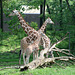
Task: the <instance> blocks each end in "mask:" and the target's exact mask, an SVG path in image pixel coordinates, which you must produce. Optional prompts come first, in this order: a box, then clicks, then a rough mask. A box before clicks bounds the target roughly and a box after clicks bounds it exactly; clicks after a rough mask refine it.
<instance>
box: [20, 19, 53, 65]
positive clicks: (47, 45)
mask: <svg viewBox="0 0 75 75" xmlns="http://www.w3.org/2000/svg"><path fill="white" fill-rule="evenodd" d="M50 21H51V19H50V18H47V19H46V21H45V22H44V24H43V25H42V27H41V28H42V29H43V27H44V25H45V26H46V25H47V23H52V21H51V22H50ZM44 29H45V28H44ZM43 31H44V30H43ZM39 33H40V35H41V33H42V30H41V29H40V31H39ZM42 34H43V35H44V36H42V42H43V43H41V44H40V45H42V44H43V47H44V48H48V49H49V48H50V39H49V38H48V37H47V36H46V35H45V34H44V33H42ZM25 38H26V37H24V38H23V39H22V41H21V47H22V46H23V45H26V44H24V42H25ZM43 39H44V40H43ZM24 48H25V46H23V47H22V49H23V50H24ZM21 51H22V50H21ZM21 51H20V55H19V56H20V59H19V64H20V61H21ZM37 51H38V50H37ZM37 51H34V52H33V59H34V58H37V57H38V52H37ZM35 56H36V57H35Z"/></svg>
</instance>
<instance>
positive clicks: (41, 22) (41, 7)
mask: <svg viewBox="0 0 75 75" xmlns="http://www.w3.org/2000/svg"><path fill="white" fill-rule="evenodd" d="M42 9H43V6H42V4H41V5H40V15H41V14H42ZM42 24H43V21H42V17H40V27H41V26H42Z"/></svg>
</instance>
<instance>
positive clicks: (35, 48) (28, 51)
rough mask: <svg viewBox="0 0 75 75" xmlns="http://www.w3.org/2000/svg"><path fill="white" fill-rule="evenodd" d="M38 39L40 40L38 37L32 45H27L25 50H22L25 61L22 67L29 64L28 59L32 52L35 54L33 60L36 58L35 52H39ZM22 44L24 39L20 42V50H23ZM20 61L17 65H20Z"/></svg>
mask: <svg viewBox="0 0 75 75" xmlns="http://www.w3.org/2000/svg"><path fill="white" fill-rule="evenodd" d="M40 38H41V36H39V35H38V38H37V39H36V40H35V41H34V43H32V44H30V45H28V46H27V48H26V50H24V54H25V55H26V56H25V59H24V63H25V64H24V65H26V64H28V63H29V58H30V55H31V53H32V52H34V53H35V56H36V57H35V58H37V57H38V53H37V52H38V50H39V44H40ZM24 43H25V38H24V39H22V40H21V45H22V46H21V48H22V49H25V46H24V45H25V44H24ZM23 44H24V45H23ZM20 61H21V58H20V60H19V63H20Z"/></svg>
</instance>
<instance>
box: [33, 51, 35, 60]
mask: <svg viewBox="0 0 75 75" xmlns="http://www.w3.org/2000/svg"><path fill="white" fill-rule="evenodd" d="M33 60H35V51H33Z"/></svg>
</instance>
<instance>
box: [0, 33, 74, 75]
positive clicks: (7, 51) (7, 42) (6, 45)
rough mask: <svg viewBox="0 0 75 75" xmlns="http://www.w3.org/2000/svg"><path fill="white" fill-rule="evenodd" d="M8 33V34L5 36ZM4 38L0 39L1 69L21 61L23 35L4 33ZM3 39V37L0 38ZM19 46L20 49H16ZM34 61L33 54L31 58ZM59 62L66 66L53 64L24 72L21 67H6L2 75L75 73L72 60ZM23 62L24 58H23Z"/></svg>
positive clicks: (72, 74) (60, 74) (70, 74)
mask: <svg viewBox="0 0 75 75" xmlns="http://www.w3.org/2000/svg"><path fill="white" fill-rule="evenodd" d="M5 35H6V36H5ZM2 36H3V38H2V40H1V41H0V43H1V44H0V69H2V68H4V67H8V66H16V65H18V64H19V63H18V61H19V50H20V40H21V39H22V36H20V35H18V36H17V35H9V34H6V33H5V34H3V35H2ZM0 39H1V38H0ZM16 48H18V49H16ZM15 49H16V51H15V52H11V50H12V51H13V50H15ZM30 61H32V55H31V58H30ZM58 63H59V64H61V65H62V66H64V67H65V69H62V68H61V67H59V66H57V65H52V68H49V67H46V68H45V67H44V68H37V69H35V70H30V71H29V70H27V71H24V72H20V69H4V70H1V71H0V75H75V65H73V64H71V63H72V61H70V63H69V62H62V61H61V62H60V61H58ZM22 64H23V59H22Z"/></svg>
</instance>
